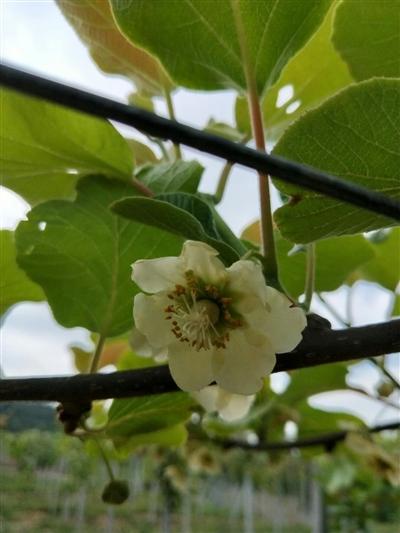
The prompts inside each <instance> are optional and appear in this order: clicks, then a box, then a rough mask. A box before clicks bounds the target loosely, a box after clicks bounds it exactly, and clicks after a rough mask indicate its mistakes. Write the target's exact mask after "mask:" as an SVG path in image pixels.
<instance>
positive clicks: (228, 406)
mask: <svg viewBox="0 0 400 533" xmlns="http://www.w3.org/2000/svg"><path fill="white" fill-rule="evenodd" d="M254 398H255V396H254V395H250V396H245V395H243V394H233V393H231V392H227V391H225V390H224V389H221V387H219V400H220V401H222V400H223V404H221V406H220V407H218V413H219V415H220V417H221V418H223V419H224V420H226V421H227V422H233V421H235V420H240V419H241V418H243V417H245V416H246V415H247V413H248V412H249V409H250V407H251V405H252V403H253V401H254Z"/></svg>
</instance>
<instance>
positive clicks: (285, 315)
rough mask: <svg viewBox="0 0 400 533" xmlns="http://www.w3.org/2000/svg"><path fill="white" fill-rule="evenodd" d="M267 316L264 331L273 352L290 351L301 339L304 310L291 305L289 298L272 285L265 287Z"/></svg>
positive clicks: (304, 325) (304, 323)
mask: <svg viewBox="0 0 400 533" xmlns="http://www.w3.org/2000/svg"><path fill="white" fill-rule="evenodd" d="M266 294H267V310H268V311H269V312H268V318H267V320H266V321H265V326H264V332H265V334H266V335H268V337H269V339H270V341H271V343H272V345H273V347H274V351H275V353H285V352H291V351H292V350H294V348H296V346H297V345H298V344H299V343H300V341H301V340H302V338H303V336H302V331H303V329H304V328H305V327H306V325H307V319H306V315H305V313H304V311H303V310H302V309H300V307H291V305H292V303H291V302H290V300H289V299H288V298H287V297H286V296H285V295H284V294H281V293H280V292H279V291H277V290H275V289H273V288H272V287H267V291H266Z"/></svg>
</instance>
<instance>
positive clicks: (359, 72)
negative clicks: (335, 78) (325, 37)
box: [333, 0, 400, 80]
mask: <svg viewBox="0 0 400 533" xmlns="http://www.w3.org/2000/svg"><path fill="white" fill-rule="evenodd" d="M399 13H400V0H368V1H364V2H363V1H360V0H343V1H342V2H341V4H340V5H339V7H338V9H337V13H336V18H335V24H334V34H333V43H334V45H335V47H336V49H337V50H338V51H339V52H340V54H341V55H342V57H343V59H344V60H345V61H346V62H347V63H348V65H349V68H350V71H351V73H352V74H353V76H354V78H355V79H357V80H365V79H367V78H372V77H373V76H386V77H399V76H400V18H399Z"/></svg>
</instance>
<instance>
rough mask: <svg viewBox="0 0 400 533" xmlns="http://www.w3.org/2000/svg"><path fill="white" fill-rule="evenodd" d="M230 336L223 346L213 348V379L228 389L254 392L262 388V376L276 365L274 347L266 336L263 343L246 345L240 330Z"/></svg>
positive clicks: (238, 392) (237, 391)
mask: <svg viewBox="0 0 400 533" xmlns="http://www.w3.org/2000/svg"><path fill="white" fill-rule="evenodd" d="M230 337H231V338H230V340H229V342H228V343H227V345H226V348H218V349H217V350H215V353H214V358H213V370H214V376H215V381H216V382H217V384H218V385H220V386H221V387H222V388H223V389H226V390H227V391H229V392H233V393H236V394H245V395H247V394H254V393H256V392H257V391H258V390H260V389H261V387H262V385H263V377H265V376H267V375H268V374H270V373H271V371H272V369H273V368H274V366H275V361H276V358H275V353H274V351H273V348H272V346H271V344H270V342H269V340H268V338H267V337H264V342H263V343H262V344H258V345H251V344H249V342H248V341H247V339H246V336H245V334H244V332H243V331H241V330H236V331H233V332H232V333H231V335H230Z"/></svg>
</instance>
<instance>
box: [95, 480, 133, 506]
mask: <svg viewBox="0 0 400 533" xmlns="http://www.w3.org/2000/svg"><path fill="white" fill-rule="evenodd" d="M128 498H129V487H128V483H127V482H126V481H123V480H121V479H114V480H113V481H110V482H109V483H107V485H106V486H105V487H104V490H103V494H102V495H101V499H102V500H103V502H105V503H110V504H112V505H121V503H124V501H126V500H127V499H128Z"/></svg>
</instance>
